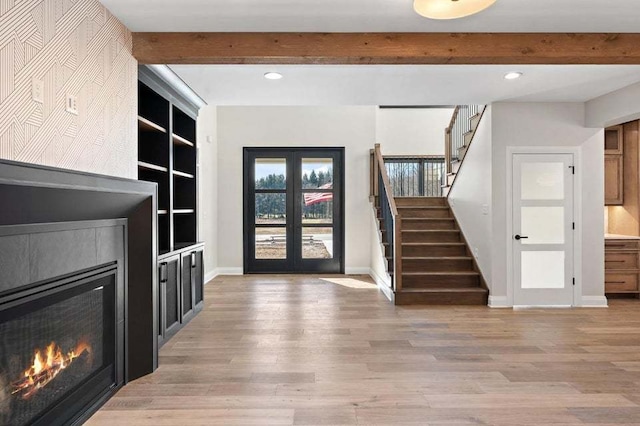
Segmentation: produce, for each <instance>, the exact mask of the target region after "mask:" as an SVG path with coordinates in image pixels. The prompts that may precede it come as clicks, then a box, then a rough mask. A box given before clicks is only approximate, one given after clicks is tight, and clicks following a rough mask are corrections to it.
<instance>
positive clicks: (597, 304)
mask: <svg viewBox="0 0 640 426" xmlns="http://www.w3.org/2000/svg"><path fill="white" fill-rule="evenodd" d="M580 306H581V307H583V308H608V307H609V302H608V301H607V297H606V296H582V304H581V305H580Z"/></svg>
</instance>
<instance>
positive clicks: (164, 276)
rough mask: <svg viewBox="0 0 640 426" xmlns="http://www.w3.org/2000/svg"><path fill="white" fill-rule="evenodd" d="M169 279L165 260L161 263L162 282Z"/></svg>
mask: <svg viewBox="0 0 640 426" xmlns="http://www.w3.org/2000/svg"><path fill="white" fill-rule="evenodd" d="M167 281H168V279H167V262H163V263H161V264H160V283H161V284H164V283H166V282H167Z"/></svg>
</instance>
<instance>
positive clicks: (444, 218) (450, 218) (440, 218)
mask: <svg viewBox="0 0 640 426" xmlns="http://www.w3.org/2000/svg"><path fill="white" fill-rule="evenodd" d="M412 220H424V221H435V220H450V221H454V220H455V219H454V218H452V217H405V218H403V219H402V222H409V221H412Z"/></svg>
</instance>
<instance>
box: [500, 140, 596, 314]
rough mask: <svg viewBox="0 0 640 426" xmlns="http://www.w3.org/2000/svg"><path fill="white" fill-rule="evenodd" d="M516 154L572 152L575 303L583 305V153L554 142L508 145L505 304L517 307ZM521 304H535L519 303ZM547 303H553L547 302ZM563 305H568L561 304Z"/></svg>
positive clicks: (578, 149) (506, 162)
mask: <svg viewBox="0 0 640 426" xmlns="http://www.w3.org/2000/svg"><path fill="white" fill-rule="evenodd" d="M514 154H571V155H573V161H574V166H575V169H574V170H575V174H574V178H573V206H574V212H573V218H574V222H575V224H576V227H575V231H574V232H573V275H574V277H575V279H576V281H575V285H574V286H573V305H572V306H574V307H579V306H582V305H583V301H582V278H583V277H582V155H581V150H580V148H579V147H573V146H570V147H554V146H544V147H542V146H521V147H514V146H510V147H507V149H506V158H505V164H506V179H505V181H506V194H505V199H506V227H507V232H506V235H505V238H506V275H505V278H506V281H507V283H506V284H507V286H506V287H507V295H506V303H505V304H504V306H512V307H514V306H515V304H514V288H515V277H514V273H515V272H514V259H513V248H514V246H513V245H514V243H515V240H514V239H513V236H514V235H515V234H514V229H513V201H514V200H513V159H514ZM496 305H498V303H496ZM517 307H533V306H530V305H527V306H517ZM544 307H546V308H549V307H553V306H550V305H544ZM559 307H565V306H564V305H563V306H559Z"/></svg>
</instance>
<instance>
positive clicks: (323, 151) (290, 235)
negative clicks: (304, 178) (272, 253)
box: [243, 147, 345, 274]
mask: <svg viewBox="0 0 640 426" xmlns="http://www.w3.org/2000/svg"><path fill="white" fill-rule="evenodd" d="M344 151H345V149H344V147H275V148H262V147H260V148H259V147H245V148H244V155H243V197H244V202H243V205H244V206H243V230H244V241H243V252H244V265H243V269H244V273H245V274H253V273H282V274H289V273H291V274H304V273H334V274H344V269H345V266H344V264H345V261H344V257H345V256H344V253H345V225H344V223H345V203H344V193H345V191H344V188H345V164H344ZM302 157H304V158H314V157H315V158H332V159H333V161H334V163H333V179H334V181H333V182H334V185H333V197H334V203H333V218H334V222H333V225H332V227H333V237H334V245H333V258H332V259H303V258H302V253H301V250H302V248H301V244H297V241H299V240H300V241H301V237H302V236H301V230H302V227H303V226H304V227H307V225H303V224H302V221H301V218H298V217H297V215H296V213H295V212H296V210H297V209H298V208H299V207H296V206H301V204H302V196H303V193H304V192H305V191H306V192H309V191H308V190H303V189H302V185H301V182H297V179H296V177H297V176H298V175H299V174H300V173H299V172H300V171H301V167H300V161H298V160H299V159H300V158H302ZM256 158H286V159H287V166H286V167H287V183H286V189H283V190H281V191H279V190H269V192H281V193H287V194H293V195H294V197H293V198H291V197H288V198H287V204H286V214H287V224H286V229H287V259H285V260H279V259H273V260H272V259H254V258H253V252H254V251H255V248H254V246H255V223H254V222H255V167H253V165H254V161H255V159H256ZM311 192H313V190H311ZM289 218H291V219H289ZM324 227H327V226H326V225H325V226H324Z"/></svg>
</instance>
